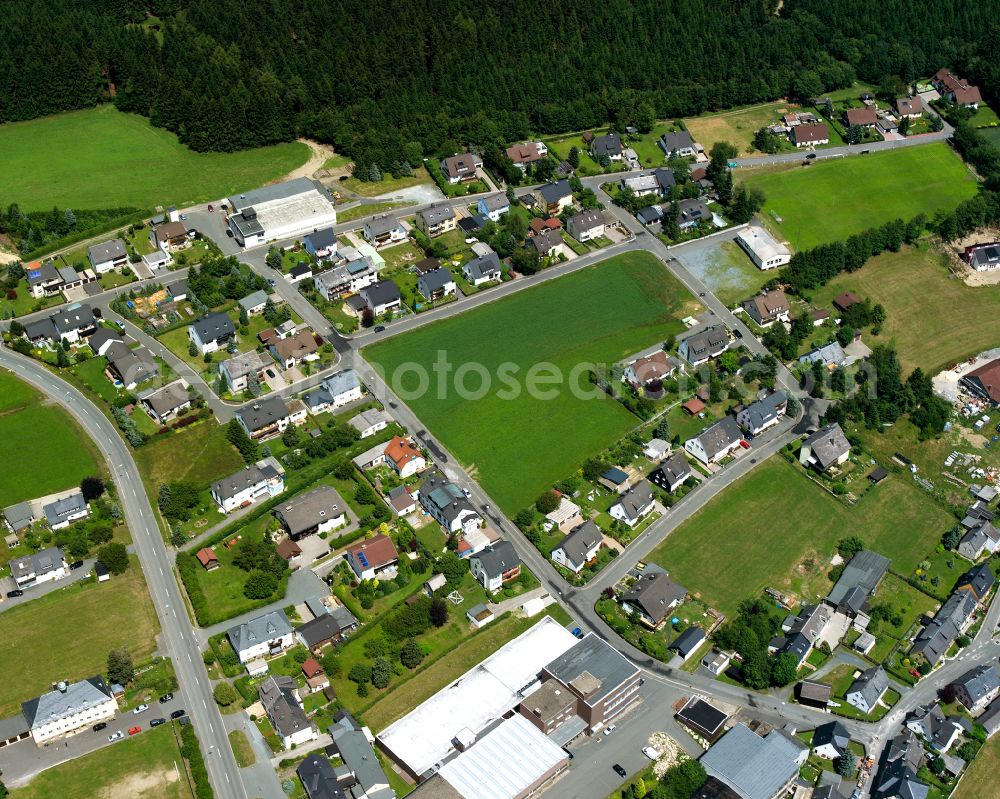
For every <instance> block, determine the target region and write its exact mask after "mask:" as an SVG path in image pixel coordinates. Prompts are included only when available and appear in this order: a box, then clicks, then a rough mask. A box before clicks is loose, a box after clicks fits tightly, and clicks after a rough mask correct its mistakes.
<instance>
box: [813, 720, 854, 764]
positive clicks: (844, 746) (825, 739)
mask: <svg viewBox="0 0 1000 799" xmlns="http://www.w3.org/2000/svg"><path fill="white" fill-rule="evenodd" d="M850 744H851V734H850V733H849V732H848V731H847V727H845V726H844V724H843V722H840V721H828V722H827V723H826V724H820V725H819V726H818V727H817V728H816V729H815V730H814V731H813V737H812V742H811V746H812V750H813V752H815V753H816V754H817V755H819V756H820V757H822V758H825V759H826V760H836V759H837V758H838V757H841V756H843V755H845V754H846V753H847V752H848V751H849V746H850Z"/></svg>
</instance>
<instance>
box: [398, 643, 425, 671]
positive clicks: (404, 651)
mask: <svg viewBox="0 0 1000 799" xmlns="http://www.w3.org/2000/svg"><path fill="white" fill-rule="evenodd" d="M423 659H424V652H423V650H422V649H421V648H420V644H418V643H417V642H416V641H415V640H414V639H412V638H410V639H408V640H407V641H406V643H405V644H403V646H402V648H401V649H400V650H399V662H400V663H402V664H403V665H404V666H406V668H408V669H415V668H416V667H417V666H419V665H420V661H421V660H423Z"/></svg>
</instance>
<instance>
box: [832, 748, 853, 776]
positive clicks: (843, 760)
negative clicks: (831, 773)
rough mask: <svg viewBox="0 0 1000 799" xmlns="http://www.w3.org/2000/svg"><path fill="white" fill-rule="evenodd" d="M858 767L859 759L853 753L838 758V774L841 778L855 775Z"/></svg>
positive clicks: (845, 753) (846, 753)
mask: <svg viewBox="0 0 1000 799" xmlns="http://www.w3.org/2000/svg"><path fill="white" fill-rule="evenodd" d="M856 765H857V759H856V758H855V757H854V754H853V753H852V752H844V754H842V755H841V756H840V757H838V758H837V762H836V766H837V773H838V774H839V775H840V776H841V777H851V776H853V775H854V769H855V767H856Z"/></svg>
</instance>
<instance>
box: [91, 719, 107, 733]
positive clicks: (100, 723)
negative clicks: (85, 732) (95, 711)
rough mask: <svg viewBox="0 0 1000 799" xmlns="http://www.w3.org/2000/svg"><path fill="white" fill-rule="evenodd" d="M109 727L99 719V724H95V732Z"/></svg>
mask: <svg viewBox="0 0 1000 799" xmlns="http://www.w3.org/2000/svg"><path fill="white" fill-rule="evenodd" d="M107 728H108V725H107V724H105V723H104V722H103V721H99V722H97V724H95V725H94V732H100V731H101V730H106V729H107Z"/></svg>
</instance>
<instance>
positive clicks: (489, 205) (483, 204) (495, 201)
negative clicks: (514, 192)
mask: <svg viewBox="0 0 1000 799" xmlns="http://www.w3.org/2000/svg"><path fill="white" fill-rule="evenodd" d="M476 210H478V211H479V213H480V215H482V216H484V217H485V218H486V219H489V220H490V222H499V221H500V217H501V216H503V215H504V214H506V213H507V212H508V211H510V200H508V199H507V195H506V194H504V193H503V192H502V191H501V192H497V193H496V194H490V195H487V196H486V197H480V198H479V202H478V203H477V204H476Z"/></svg>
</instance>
